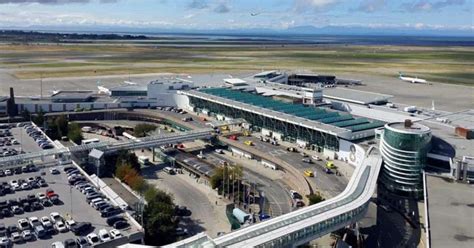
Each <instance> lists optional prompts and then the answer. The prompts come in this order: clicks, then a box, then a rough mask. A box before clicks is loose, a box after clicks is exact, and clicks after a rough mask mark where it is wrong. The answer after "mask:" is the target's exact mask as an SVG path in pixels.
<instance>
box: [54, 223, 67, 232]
mask: <svg viewBox="0 0 474 248" xmlns="http://www.w3.org/2000/svg"><path fill="white" fill-rule="evenodd" d="M54 229H56V230H57V231H58V232H60V233H62V232H67V227H66V225H65V224H64V222H63V221H62V220H57V221H56V222H55V223H54Z"/></svg>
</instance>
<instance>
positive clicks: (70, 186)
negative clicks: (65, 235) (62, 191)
mask: <svg viewBox="0 0 474 248" xmlns="http://www.w3.org/2000/svg"><path fill="white" fill-rule="evenodd" d="M69 195H70V196H71V204H70V205H71V219H74V218H73V212H72V185H69Z"/></svg>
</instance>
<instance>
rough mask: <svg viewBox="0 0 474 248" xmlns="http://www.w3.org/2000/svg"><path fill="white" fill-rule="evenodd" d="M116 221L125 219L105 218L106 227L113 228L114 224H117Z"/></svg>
mask: <svg viewBox="0 0 474 248" xmlns="http://www.w3.org/2000/svg"><path fill="white" fill-rule="evenodd" d="M118 221H125V219H124V218H123V217H122V216H112V217H110V218H107V220H106V221H105V222H107V225H109V226H113V225H114V224H115V222H118Z"/></svg>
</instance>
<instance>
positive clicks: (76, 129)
mask: <svg viewBox="0 0 474 248" xmlns="http://www.w3.org/2000/svg"><path fill="white" fill-rule="evenodd" d="M21 115H22V117H23V118H24V119H25V120H31V121H33V122H34V123H35V124H36V125H38V126H40V127H42V126H45V124H46V127H47V128H46V135H48V136H49V137H50V138H51V139H52V140H56V139H61V138H62V137H64V136H66V137H68V138H69V139H70V140H72V141H74V142H75V143H76V144H79V143H81V141H82V140H83V139H84V137H83V136H82V131H81V127H80V126H79V124H77V123H74V122H72V123H69V121H68V119H67V118H66V116H64V115H60V116H57V117H54V118H47V119H46V117H45V116H44V112H43V110H42V109H40V111H39V112H38V113H37V114H36V115H32V114H31V113H30V112H29V111H28V110H26V109H25V110H23V112H22V113H21Z"/></svg>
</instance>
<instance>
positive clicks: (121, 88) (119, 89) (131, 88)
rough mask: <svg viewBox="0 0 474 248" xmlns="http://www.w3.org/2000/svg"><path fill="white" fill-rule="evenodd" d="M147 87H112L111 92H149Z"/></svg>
mask: <svg viewBox="0 0 474 248" xmlns="http://www.w3.org/2000/svg"><path fill="white" fill-rule="evenodd" d="M147 89H148V88H147V86H146V85H121V86H117V87H112V88H110V89H109V90H110V91H147Z"/></svg>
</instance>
